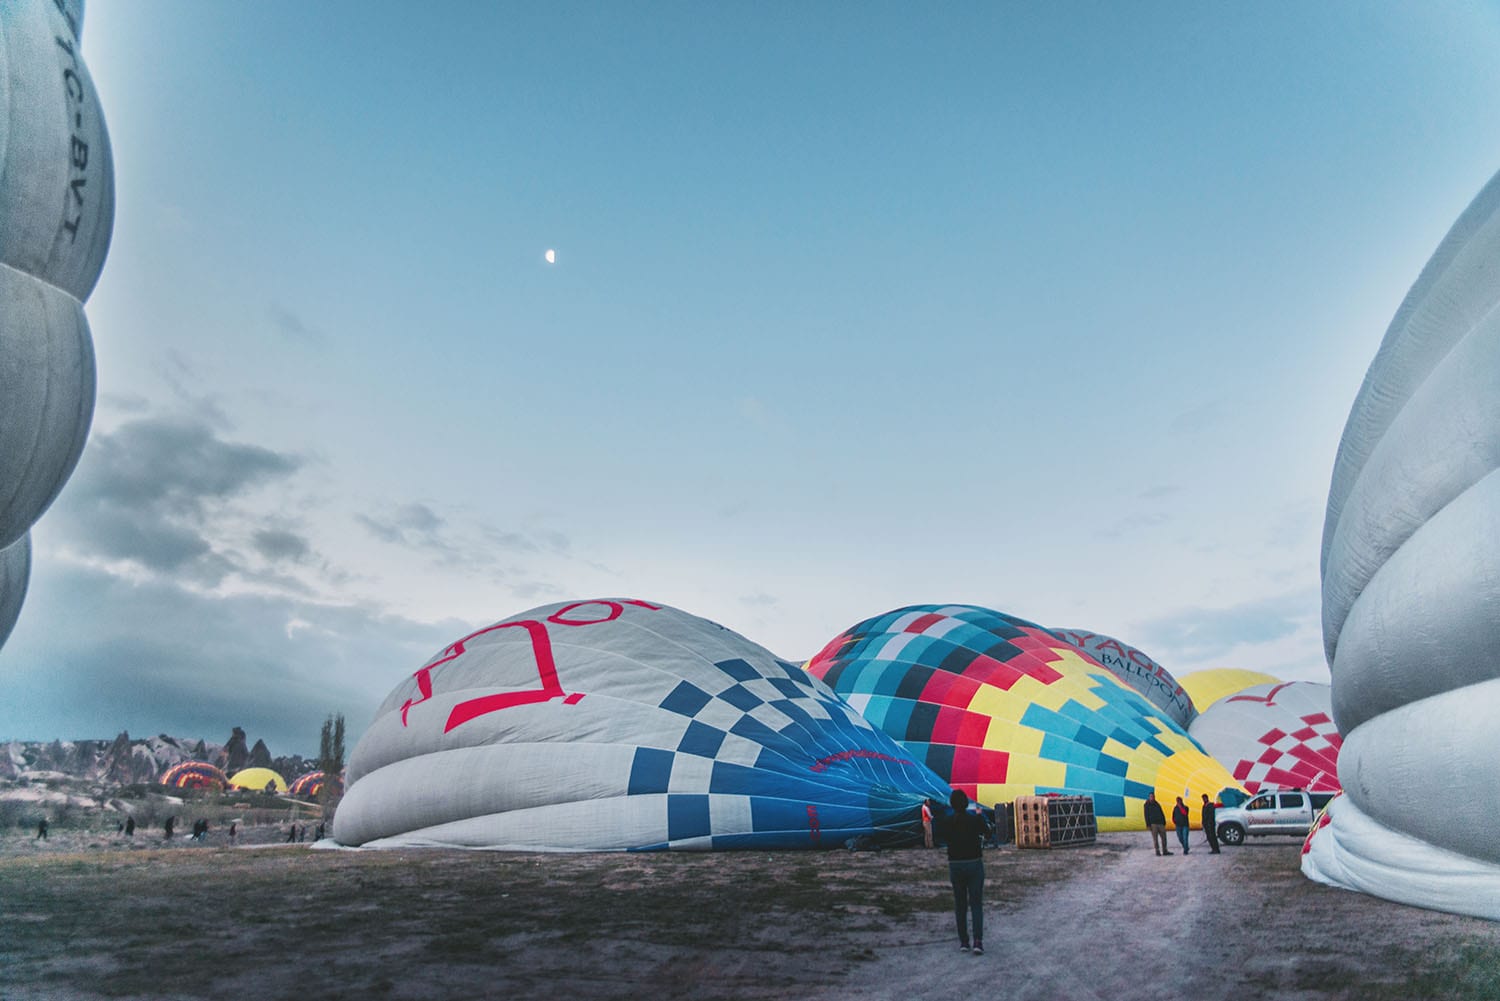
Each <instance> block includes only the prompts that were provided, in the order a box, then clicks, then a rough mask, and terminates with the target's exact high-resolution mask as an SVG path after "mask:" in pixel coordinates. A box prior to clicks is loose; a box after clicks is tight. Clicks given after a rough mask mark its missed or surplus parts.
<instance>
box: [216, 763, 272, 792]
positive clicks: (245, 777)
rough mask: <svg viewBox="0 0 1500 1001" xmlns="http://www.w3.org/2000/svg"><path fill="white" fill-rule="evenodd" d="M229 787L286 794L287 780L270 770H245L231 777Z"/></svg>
mask: <svg viewBox="0 0 1500 1001" xmlns="http://www.w3.org/2000/svg"><path fill="white" fill-rule="evenodd" d="M229 786H230V788H232V789H248V790H250V791H251V792H286V779H284V778H282V777H281V775H280V774H279V773H277V772H274V771H272V770H271V769H269V768H245V769H242V770H240V771H237V772H235V773H234V774H233V775H231V776H229Z"/></svg>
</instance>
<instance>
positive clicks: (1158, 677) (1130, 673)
mask: <svg viewBox="0 0 1500 1001" xmlns="http://www.w3.org/2000/svg"><path fill="white" fill-rule="evenodd" d="M1047 631H1048V632H1049V633H1051V634H1052V635H1054V636H1056V637H1058V638H1059V639H1061V640H1062V641H1063V642H1065V643H1067V644H1068V645H1069V646H1071V647H1073V648H1074V649H1077V650H1082V651H1083V652H1084V653H1086V654H1088V655H1089V656H1090V657H1092V658H1094V659H1095V660H1096V661H1098V662H1099V663H1100V664H1103V665H1104V666H1105V667H1107V668H1109V671H1110V673H1111V674H1113V675H1114V676H1115V677H1116V678H1119V679H1120V680H1121V681H1123V682H1124V683H1125V684H1126V685H1128V686H1130V687H1131V688H1133V689H1135V690H1136V691H1137V692H1140V693H1141V694H1142V695H1144V696H1145V697H1146V701H1148V702H1150V703H1151V704H1152V705H1154V706H1155V707H1156V708H1158V709H1160V710H1161V711H1162V712H1163V713H1165V714H1166V715H1167V716H1168V717H1170V718H1171V720H1172V722H1174V723H1176V724H1177V725H1178V726H1180V727H1182V728H1183V729H1184V730H1186V729H1187V728H1188V726H1189V725H1190V724H1191V723H1192V722H1193V717H1195V716H1197V715H1198V710H1196V709H1195V708H1193V700H1192V699H1191V698H1189V697H1188V693H1187V692H1186V691H1184V690H1183V687H1182V685H1180V684H1178V682H1177V679H1176V678H1174V677H1172V675H1171V673H1170V672H1169V671H1168V670H1167V669H1166V668H1165V667H1162V666H1161V665H1160V664H1158V663H1157V662H1156V661H1155V660H1153V659H1152V658H1151V657H1149V656H1147V655H1146V653H1145V652H1144V651H1141V650H1138V649H1136V648H1135V647H1133V646H1131V645H1130V644H1128V643H1122V642H1120V641H1119V640H1117V639H1115V638H1114V637H1113V636H1106V635H1104V634H1103V633H1095V632H1090V631H1089V630H1087V629H1052V628H1048V630H1047Z"/></svg>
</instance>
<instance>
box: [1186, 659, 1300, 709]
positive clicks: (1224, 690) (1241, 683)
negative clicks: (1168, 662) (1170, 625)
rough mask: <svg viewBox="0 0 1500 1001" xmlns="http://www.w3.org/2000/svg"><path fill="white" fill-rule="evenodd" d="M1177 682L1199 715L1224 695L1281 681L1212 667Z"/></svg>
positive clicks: (1260, 675)
mask: <svg viewBox="0 0 1500 1001" xmlns="http://www.w3.org/2000/svg"><path fill="white" fill-rule="evenodd" d="M1178 681H1179V683H1180V684H1181V685H1182V688H1183V690H1184V691H1186V692H1187V693H1188V698H1190V699H1192V700H1193V708H1194V709H1196V710H1198V711H1199V712H1200V713H1201V712H1203V711H1204V710H1205V709H1207V708H1208V707H1209V706H1211V705H1213V704H1214V703H1215V702H1217V701H1219V700H1220V699H1222V698H1224V696H1226V695H1233V694H1234V693H1235V692H1243V691H1244V690H1245V689H1247V688H1254V687H1255V686H1256V685H1275V684H1278V683H1279V682H1280V681H1281V679H1280V678H1273V677H1271V676H1270V675H1269V674H1262V673H1260V672H1259V671H1246V670H1244V669H1243V668H1239V667H1213V668H1209V669H1208V670H1207V671H1194V672H1193V673H1192V674H1187V675H1183V676H1182V677H1181V678H1179V679H1178Z"/></svg>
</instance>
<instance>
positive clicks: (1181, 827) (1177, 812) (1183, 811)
mask: <svg viewBox="0 0 1500 1001" xmlns="http://www.w3.org/2000/svg"><path fill="white" fill-rule="evenodd" d="M1189 824H1190V822H1189V819H1188V808H1187V804H1186V803H1184V802H1183V801H1182V797H1181V796H1178V797H1177V805H1176V806H1174V807H1172V826H1173V827H1175V828H1177V840H1178V841H1180V842H1182V854H1184V855H1186V854H1187V853H1188V836H1189V835H1191V834H1192V833H1193V832H1192V831H1191V830H1190V829H1189Z"/></svg>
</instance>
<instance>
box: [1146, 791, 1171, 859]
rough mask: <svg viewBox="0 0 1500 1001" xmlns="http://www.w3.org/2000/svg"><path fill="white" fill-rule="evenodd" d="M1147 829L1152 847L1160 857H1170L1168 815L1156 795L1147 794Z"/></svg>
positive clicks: (1152, 793)
mask: <svg viewBox="0 0 1500 1001" xmlns="http://www.w3.org/2000/svg"><path fill="white" fill-rule="evenodd" d="M1146 829H1147V830H1149V831H1150V832H1151V847H1152V848H1155V849H1156V854H1158V855H1170V854H1172V853H1171V852H1169V851H1167V815H1166V814H1165V813H1163V812H1162V809H1161V804H1160V803H1158V802H1157V801H1156V793H1154V792H1150V793H1147V794H1146Z"/></svg>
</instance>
